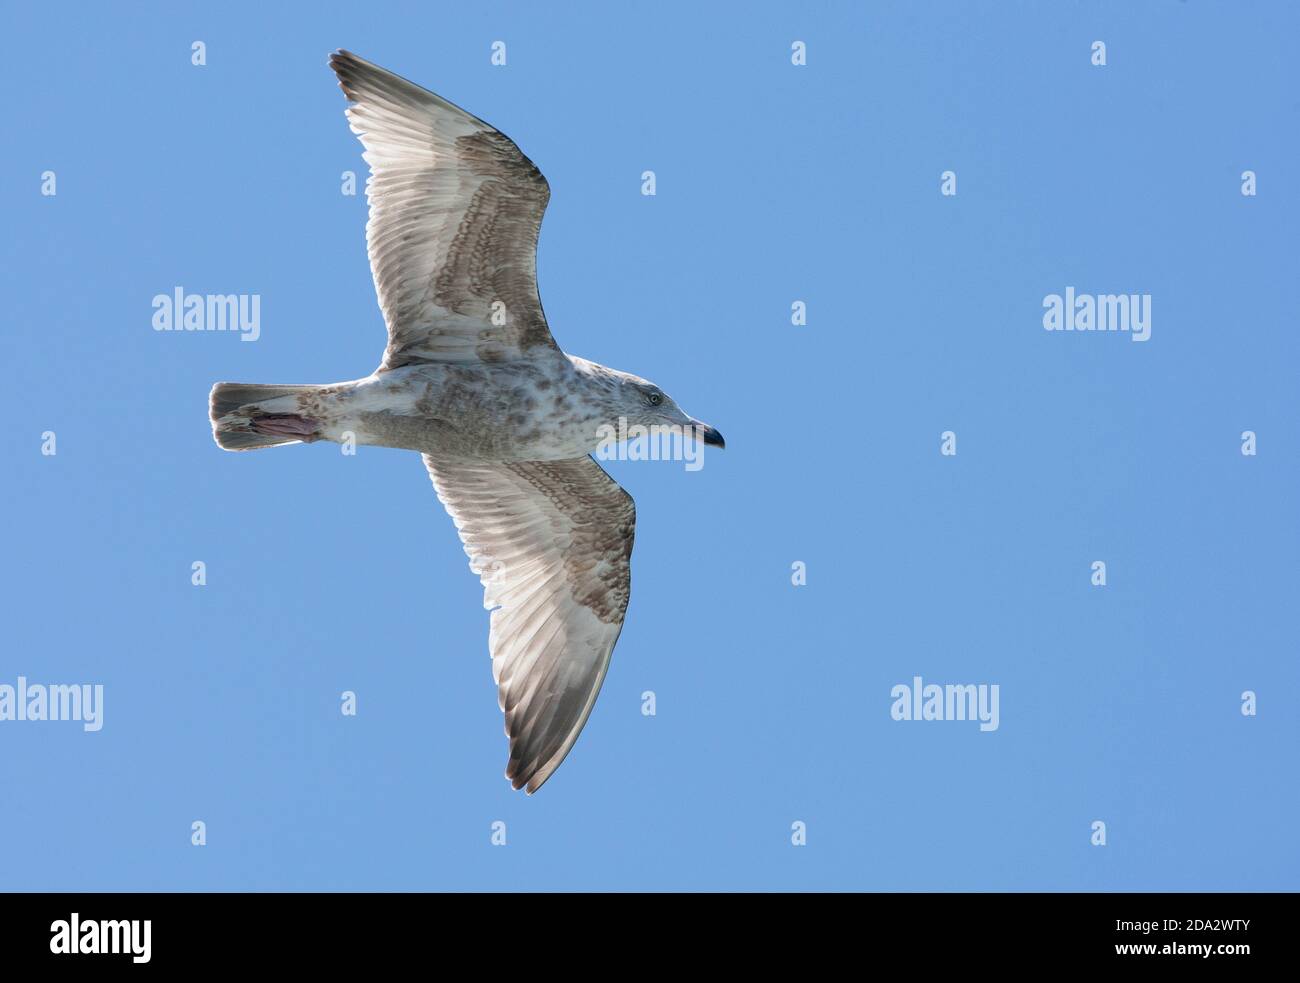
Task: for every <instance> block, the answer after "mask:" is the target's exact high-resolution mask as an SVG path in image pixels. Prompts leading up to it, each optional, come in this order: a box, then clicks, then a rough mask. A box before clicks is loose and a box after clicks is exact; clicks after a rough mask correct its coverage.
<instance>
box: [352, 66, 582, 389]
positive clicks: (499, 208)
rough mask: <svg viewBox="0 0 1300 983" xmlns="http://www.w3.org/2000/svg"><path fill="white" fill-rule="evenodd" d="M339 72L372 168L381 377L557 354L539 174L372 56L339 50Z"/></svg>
mask: <svg viewBox="0 0 1300 983" xmlns="http://www.w3.org/2000/svg"><path fill="white" fill-rule="evenodd" d="M330 67H331V68H333V69H334V73H335V74H336V75H338V77H339V85H340V86H341V87H342V89H343V92H344V93H345V94H346V95H347V97H348V99H350V100H351V101H352V105H350V106H349V107H348V110H347V115H348V122H349V123H350V124H351V127H352V132H353V133H355V134H357V136H358V137H360V138H361V143H362V145H363V146H364V147H365V148H366V152H365V154H364V155H363V156H364V158H365V161H366V163H367V164H369V165H370V179H369V180H368V181H367V182H366V197H367V199H368V200H369V202H370V221H369V223H368V224H367V225H366V244H367V247H368V250H369V253H370V269H371V272H372V273H374V276H375V290H376V292H377V293H378V294H379V306H380V307H381V308H382V309H383V312H384V320H385V321H387V322H388V348H387V350H386V351H385V352H384V361H383V364H382V365H381V366H380V370H381V371H382V370H384V369H393V368H398V367H399V366H402V365H409V364H411V363H413V362H474V361H483V362H500V361H506V360H514V359H520V358H527V357H529V356H530V353H531V354H536V353H537V352H536V350H537V349H543V350H549V351H551V352H556V351H558V348H557V346H556V344H555V340H554V339H553V338H552V337H551V332H550V329H548V328H547V326H546V317H545V315H544V314H543V313H542V303H541V300H540V298H539V297H538V295H537V233H538V230H539V229H540V228H541V225H542V213H543V212H544V211H545V210H546V203H547V201H548V200H549V199H550V197H551V190H550V187H549V186H548V185H547V183H546V178H544V177H542V172H541V171H539V170H538V169H537V168H536V167H535V166H534V165H533V162H532V161H531V160H529V159H528V158H527V157H525V156H524V155H523V154H522V153H520V152H519V148H518V147H516V146H515V145H514V142H513V141H511V139H510V138H509V137H507V136H506V135H505V134H503V133H499V132H498V131H497V130H495V129H493V128H492V127H490V126H488V124H486V123H484V122H483V121H482V120H480V119H477V118H475V117H474V116H471V115H470V114H469V113H467V112H465V111H464V110H463V109H460V108H458V107H456V106H453V105H452V104H451V103H449V102H447V100H445V99H443V98H441V97H439V96H436V95H434V94H433V93H432V92H429V91H428V90H426V89H422V88H420V87H419V86H418V85H415V84H414V83H412V82H408V81H407V80H406V79H404V78H400V77H399V76H397V75H394V74H393V73H392V72H389V71H385V70H384V69H382V68H380V67H379V66H378V65H372V64H371V63H370V62H368V61H366V60H365V59H364V58H358V57H357V56H356V55H354V54H352V53H351V52H348V51H338V52H335V53H334V54H333V55H331V56H330ZM503 320H504V323H502V321H503Z"/></svg>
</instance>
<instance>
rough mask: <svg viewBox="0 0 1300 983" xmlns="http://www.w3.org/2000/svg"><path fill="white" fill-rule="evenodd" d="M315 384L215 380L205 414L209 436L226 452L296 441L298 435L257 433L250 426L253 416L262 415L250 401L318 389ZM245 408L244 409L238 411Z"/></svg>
mask: <svg viewBox="0 0 1300 983" xmlns="http://www.w3.org/2000/svg"><path fill="white" fill-rule="evenodd" d="M319 388H320V387H319V386H264V385H259V384H258V383H254V382H218V383H217V384H216V385H215V386H213V387H212V393H211V394H210V395H209V397H208V415H209V417H211V419H212V436H213V438H214V439H215V440H216V442H217V444H218V446H220V447H222V448H223V449H225V450H228V451H249V450H256V449H257V448H260V447H275V446H276V445H277V444H296V443H298V442H300V441H301V440H302V438H301V437H298V436H291V435H287V434H282V433H281V434H277V433H260V432H258V431H256V430H254V429H253V428H252V420H253V418H254V417H256V416H259V415H262V414H261V413H260V412H259V410H258V408H257V407H255V406H254V405H253V404H255V403H264V402H266V401H267V400H270V399H279V398H280V397H281V396H296V395H298V394H299V393H303V392H310V391H311V390H314V389H319ZM245 409H247V410H248V412H244V413H241V412H240V411H241V410H245Z"/></svg>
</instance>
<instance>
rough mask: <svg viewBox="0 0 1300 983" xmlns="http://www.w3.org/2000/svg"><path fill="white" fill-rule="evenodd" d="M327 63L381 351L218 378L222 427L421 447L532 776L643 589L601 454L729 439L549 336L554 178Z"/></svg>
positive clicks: (577, 713)
mask: <svg viewBox="0 0 1300 983" xmlns="http://www.w3.org/2000/svg"><path fill="white" fill-rule="evenodd" d="M330 67H331V68H333V70H334V72H335V74H336V75H337V76H338V79H339V84H340V86H341V87H342V89H343V92H344V94H345V95H346V96H347V98H348V100H349V103H350V104H349V106H348V108H347V118H348V122H349V123H350V124H351V127H352V132H354V133H355V134H356V135H357V136H358V137H359V138H360V139H361V143H362V146H364V148H365V154H364V155H363V156H364V158H365V160H366V162H367V163H368V164H369V165H370V178H369V180H368V181H367V183H366V197H367V200H368V202H369V205H370V219H369V222H368V223H367V225H366V245H367V251H368V253H369V256H370V269H371V272H372V273H373V274H374V279H375V290H376V292H377V293H378V295H379V306H380V308H381V309H382V311H383V315H384V320H385V322H386V323H387V326H388V347H387V348H386V349H385V350H384V357H383V361H382V362H380V364H379V368H377V369H375V371H374V372H372V373H371V374H370V375H368V376H366V377H365V378H363V379H357V380H355V381H352V382H340V383H334V384H331V385H282V386H276V385H256V384H246V383H231V382H219V383H217V384H216V385H215V386H213V387H212V393H211V396H210V400H209V413H210V415H211V418H212V431H213V436H214V437H215V438H216V441H217V443H218V444H219V445H220V446H221V447H223V448H225V449H226V450H232V451H243V450H252V449H256V448H262V447H273V446H276V445H280V444H292V443H299V442H307V443H310V442H312V441H316V440H329V441H334V442H336V443H344V442H349V441H351V442H354V443H357V444H374V445H378V446H381V447H399V448H404V449H407V450H413V451H419V452H420V453H421V454H422V455H423V459H424V466H425V468H427V469H428V472H429V477H430V478H431V479H432V480H433V486H434V489H435V491H436V492H437V495H438V498H439V500H440V501H441V502H442V504H443V505H444V506H445V507H446V509H447V512H448V513H449V514H450V515H451V518H452V521H453V522H454V523H455V524H456V529H457V531H458V532H459V534H460V538H461V541H462V542H463V543H464V545H465V552H466V553H467V554H469V558H470V569H471V570H472V571H473V572H474V573H476V574H478V576H479V578H480V579H481V580H482V583H483V588H484V597H483V603H484V606H485V607H487V608H488V609H490V610H491V612H492V614H491V628H490V632H489V635H488V648H489V651H490V653H491V656H492V675H493V678H494V679H495V680H496V683H497V696H498V702H499V704H500V707H501V710H502V711H503V712H504V713H505V725H506V734H507V736H508V737H509V738H510V760H509V763H508V764H507V766H506V778H508V779H509V780H510V782H511V784H512V785H513V787H514V788H517V789H518V788H526V789H527V791H528V792H529V793H530V794H531V793H532V792H535V791H537V789H538V788H540V787H541V786H542V784H543V783H544V782H545V781H546V780H547V779H548V778H550V776H551V775H552V774H553V773H554V771H555V769H556V768H558V767H559V765H560V762H562V761H563V760H564V757H565V755H567V754H568V753H569V750H570V748H572V747H573V744H574V742H575V741H576V740H577V738H578V734H579V733H580V732H581V730H582V727H583V725H584V724H585V723H586V722H587V717H588V716H589V715H590V714H591V708H592V706H593V704H594V703H595V702H596V695H597V694H598V693H599V692H600V686H601V683H602V682H603V681H604V679H605V673H606V671H607V670H608V668H609V660H610V654H611V653H612V652H613V650H614V643H615V642H617V641H618V636H619V633H620V632H621V631H622V628H623V616H624V613H625V612H626V610H627V602H628V596H629V593H630V589H631V575H630V560H631V556H632V539H633V534H634V530H635V525H636V509H635V507H634V505H633V503H632V498H631V496H630V495H628V494H627V492H625V491H624V490H623V489H622V488H621V487H619V485H618V484H617V483H616V482H615V481H614V480H613V479H612V478H610V477H609V475H607V474H606V473H605V472H604V470H602V469H601V467H600V465H598V464H597V463H596V462H595V460H593V458H592V457H591V453H592V452H593V451H594V450H596V449H597V448H598V447H599V446H600V444H601V442H602V434H608V433H609V432H610V431H609V428H612V427H616V426H618V425H619V424H620V423H623V424H625V425H626V426H624V427H623V428H622V429H620V430H619V431H618V432H619V433H621V434H622V433H627V432H629V430H631V428H632V425H640V426H641V427H646V428H661V429H659V430H656V431H652V432H665V429H666V430H667V431H668V432H680V433H682V434H683V435H684V439H696V440H701V441H703V443H704V444H705V445H712V446H716V447H723V446H724V443H723V439H722V436H721V434H719V433H718V431H717V430H715V429H714V428H713V427H711V426H709V425H707V424H705V423H701V422H700V421H698V420H695V419H693V418H692V417H690V416H688V415H687V414H686V413H684V412H682V410H681V408H680V407H678V405H677V403H676V402H675V401H674V400H673V399H672V398H671V397H670V396H669V395H668V394H667V393H665V392H664V391H663V390H662V389H660V388H659V387H658V386H656V385H655V384H654V383H652V382H648V381H647V380H645V379H642V378H639V377H638V376H635V375H631V374H630V373H627V372H619V371H617V370H615V369H610V368H606V367H605V366H603V365H598V364H597V363H595V362H590V361H588V360H587V359H584V358H579V357H577V356H576V355H568V354H566V353H565V352H563V351H561V350H560V348H559V346H558V345H557V344H556V343H555V339H554V338H552V337H551V332H550V328H549V327H548V326H547V323H546V316H545V314H543V312H542V304H541V299H540V297H539V296H538V293H537V235H538V231H539V229H540V228H541V224H542V213H543V212H544V211H545V210H546V203H547V201H548V200H549V198H550V188H549V186H548V185H547V183H546V179H545V178H544V177H543V176H542V173H541V171H539V170H538V169H537V168H536V166H534V164H533V162H532V161H531V160H529V159H528V158H527V157H525V156H524V155H523V154H522V153H521V152H520V151H519V148H518V147H516V146H515V144H514V142H513V141H512V140H511V139H510V138H509V137H507V136H506V135H505V134H503V133H501V132H499V131H498V130H496V129H494V128H493V127H491V126H489V125H488V124H487V123H484V122H483V121H482V120H480V119H478V118H476V117H474V116H471V115H470V114H469V113H467V112H465V111H464V110H462V109H460V108H458V107H456V106H454V105H452V104H451V103H450V102H447V100H445V99H443V98H441V97H440V96H437V95H434V94H433V93H432V92H429V91H428V90H426V89H423V88H421V87H419V86H418V85H415V84H414V83H412V82H409V81H407V80H406V79H403V78H400V77H399V76H397V75H394V74H393V73H391V72H389V71H386V70H384V69H382V68H380V67H379V66H377V65H374V64H371V63H370V62H368V61H366V60H365V59H363V58H359V57H357V56H356V55H354V54H352V53H350V52H348V51H338V52H336V53H335V54H334V55H332V56H331V57H330ZM631 432H638V431H636V430H631ZM641 432H644V431H641Z"/></svg>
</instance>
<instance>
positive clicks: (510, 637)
mask: <svg viewBox="0 0 1300 983" xmlns="http://www.w3.org/2000/svg"><path fill="white" fill-rule="evenodd" d="M424 463H425V466H426V467H427V468H428V470H429V476H430V477H431V478H432V479H433V485H434V489H435V490H436V491H437V493H438V498H439V499H440V500H441V501H442V503H443V505H444V506H445V507H446V509H447V512H448V513H449V514H450V515H451V517H452V520H453V521H454V522H455V524H456V529H457V531H458V532H459V533H460V538H461V541H462V542H463V543H464V544H465V552H466V553H467V554H468V555H469V558H470V569H471V570H473V571H474V572H475V573H477V574H478V575H479V577H480V579H481V580H482V582H483V599H484V600H483V602H484V605H485V606H486V607H488V608H490V609H492V624H491V630H490V632H489V635H488V647H489V649H490V651H491V654H492V676H493V679H494V680H495V681H496V683H497V702H498V703H499V705H500V707H501V709H502V711H503V712H504V713H505V720H506V734H507V735H508V736H509V738H510V760H509V763H508V765H507V767H506V777H507V778H509V779H510V782H511V784H512V785H513V786H514V787H515V788H524V787H526V788H527V789H528V791H529V792H530V793H532V792H535V791H537V789H539V788H541V786H542V784H543V783H544V782H545V781H546V780H547V779H548V778H549V777H550V776H551V774H552V773H553V772H554V771H555V769H556V768H558V767H559V765H560V762H562V761H563V760H564V757H565V755H567V754H568V753H569V750H570V749H571V748H572V747H573V744H574V742H575V741H576V740H577V739H578V734H579V733H580V732H581V731H582V728H583V725H584V724H585V723H586V722H587V717H588V716H589V715H590V713H591V708H592V706H593V705H594V703H595V701H596V696H597V694H598V693H599V692H600V687H601V683H602V682H603V681H604V679H605V673H606V672H607V671H608V668H609V660H610V655H611V654H612V653H613V651H614V645H615V643H616V642H617V641H618V636H619V632H620V631H622V628H623V617H624V614H625V613H626V611H627V602H628V597H629V594H630V591H631V562H630V561H631V556H632V541H633V537H634V533H635V527H636V508H635V506H634V505H633V503H632V498H631V496H629V495H628V494H627V492H625V491H623V489H622V488H620V487H619V486H618V484H617V483H616V482H615V481H614V480H613V479H612V478H610V477H609V475H607V474H605V472H604V471H603V470H601V468H600V466H599V465H598V464H597V463H596V462H595V461H593V460H592V459H591V458H589V457H583V458H575V459H573V460H565V461H532V462H487V461H464V460H449V459H439V458H433V457H431V456H429V455H427V454H426V455H425V456H424Z"/></svg>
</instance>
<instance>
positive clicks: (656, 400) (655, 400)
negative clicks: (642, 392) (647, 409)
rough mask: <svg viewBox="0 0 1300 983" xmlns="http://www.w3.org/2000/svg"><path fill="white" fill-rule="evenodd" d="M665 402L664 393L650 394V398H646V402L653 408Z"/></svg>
mask: <svg viewBox="0 0 1300 983" xmlns="http://www.w3.org/2000/svg"><path fill="white" fill-rule="evenodd" d="M663 401H664V394H663V393H650V394H649V395H648V396H646V402H648V403H649V404H650V405H651V406H658V405H659V404H660V403H662V402H663Z"/></svg>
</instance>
